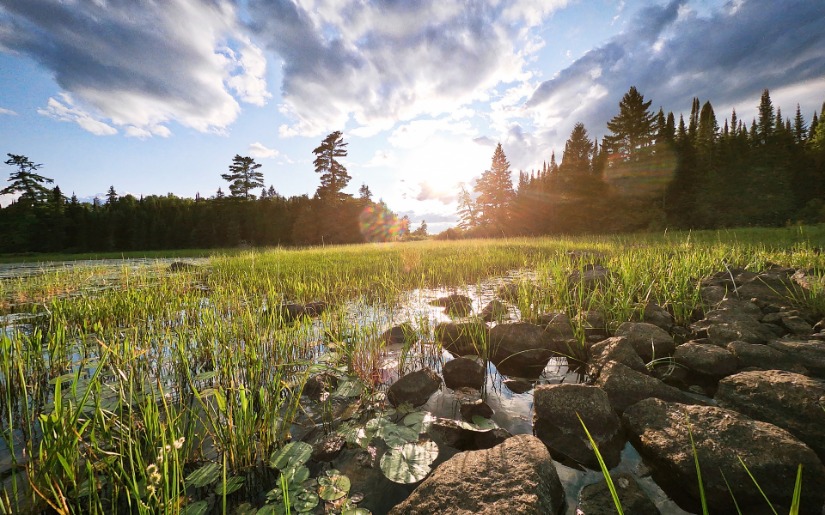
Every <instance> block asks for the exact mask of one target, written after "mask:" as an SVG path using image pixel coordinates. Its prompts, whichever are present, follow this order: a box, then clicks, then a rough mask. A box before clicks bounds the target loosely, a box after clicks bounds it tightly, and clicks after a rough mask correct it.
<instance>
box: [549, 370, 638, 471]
mask: <svg viewBox="0 0 825 515" xmlns="http://www.w3.org/2000/svg"><path fill="white" fill-rule="evenodd" d="M533 395H534V402H533V407H534V410H535V414H534V416H533V433H534V434H535V435H536V436H537V437H539V439H541V441H542V442H544V444H545V445H547V448H548V449H550V452H551V453H552V454H553V456H556V457H558V456H560V455H561V456H564V457H566V458H568V459H570V460H572V461H574V462H576V463H580V464H582V465H584V466H585V467H588V468H591V469H598V468H599V462H598V458H597V457H596V455H595V454H594V452H593V449H592V447H591V445H590V442H589V441H588V439H587V434H586V433H585V431H584V428H582V422H584V424H585V426H586V427H587V430H588V431H590V435H591V436H592V437H593V440H595V441H596V443H597V444H598V446H599V451H600V452H601V454H602V458H603V459H604V461H605V463H606V464H607V467H608V468H613V467H615V466H616V465H618V463H619V454H620V453H621V450H622V447H623V446H624V438H623V435H622V430H621V423H620V421H619V417H617V416H616V412H615V411H613V408H612V407H611V405H610V400H609V399H608V396H607V393H606V392H605V391H604V390H602V389H601V388H598V387H596V386H587V385H583V384H545V385H539V386H537V387H536V390H535V392H534V394H533ZM579 417H581V421H580V420H579Z"/></svg>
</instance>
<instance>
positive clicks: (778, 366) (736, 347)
mask: <svg viewBox="0 0 825 515" xmlns="http://www.w3.org/2000/svg"><path fill="white" fill-rule="evenodd" d="M727 349H728V350H729V351H730V353H731V354H733V355H734V356H735V357H736V362H737V366H738V368H739V369H742V368H761V369H766V370H768V369H775V370H787V371H789V372H798V373H803V374H804V373H807V372H808V369H806V368H805V367H803V366H801V365H799V364H795V363H794V362H793V359H792V358H790V357H789V356H788V354H787V353H786V352H784V351H781V350H778V349H774V348H773V347H771V346H769V345H762V344H758V343H747V342H740V341H733V342H730V343H729V344H728V346H727Z"/></svg>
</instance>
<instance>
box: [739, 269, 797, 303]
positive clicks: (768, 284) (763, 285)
mask: <svg viewBox="0 0 825 515" xmlns="http://www.w3.org/2000/svg"><path fill="white" fill-rule="evenodd" d="M737 293H738V294H739V298H740V299H757V300H759V301H762V302H769V303H770V302H773V303H777V302H778V303H784V304H790V301H789V298H792V297H794V296H796V297H798V296H799V295H800V294H801V293H802V288H801V287H800V286H799V285H797V284H796V283H794V282H793V280H792V279H791V278H790V277H789V276H788V275H787V274H784V273H781V272H780V273H773V272H764V273H761V274H759V275H757V276H756V277H753V278H752V279H750V280H748V281H745V282H744V283H743V284H742V286H740V287H739V288H738V291H737Z"/></svg>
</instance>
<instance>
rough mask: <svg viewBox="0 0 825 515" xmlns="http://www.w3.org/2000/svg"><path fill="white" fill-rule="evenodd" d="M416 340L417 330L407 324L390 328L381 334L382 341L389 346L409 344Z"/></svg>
mask: <svg viewBox="0 0 825 515" xmlns="http://www.w3.org/2000/svg"><path fill="white" fill-rule="evenodd" d="M415 340H416V334H415V329H413V327H412V325H410V324H409V323H407V322H405V323H403V324H401V325H396V326H393V327H390V328H389V329H387V330H386V331H384V332H383V333H382V334H381V341H382V342H385V343H387V344H390V345H391V344H396V343H409V342H414V341H415Z"/></svg>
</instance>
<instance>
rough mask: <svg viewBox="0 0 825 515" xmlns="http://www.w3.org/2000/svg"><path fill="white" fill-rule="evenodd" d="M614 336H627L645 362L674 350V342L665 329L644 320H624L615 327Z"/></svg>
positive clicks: (670, 353)
mask: <svg viewBox="0 0 825 515" xmlns="http://www.w3.org/2000/svg"><path fill="white" fill-rule="evenodd" d="M616 336H624V337H625V338H627V341H628V342H629V343H630V344H631V345H632V346H633V348H634V349H636V353H637V354H638V355H639V357H641V358H642V361H644V362H645V363H650V362H651V361H653V360H654V359H658V358H664V357H667V356H672V355H673V352H674V351H675V350H676V343H675V342H674V341H673V337H672V336H670V335H669V334H668V333H667V331H665V330H664V329H662V328H661V327H658V326H655V325H653V324H648V323H646V322H625V323H623V324H622V325H620V326H619V328H618V329H616Z"/></svg>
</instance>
